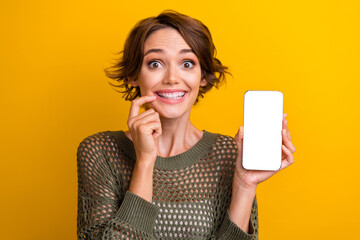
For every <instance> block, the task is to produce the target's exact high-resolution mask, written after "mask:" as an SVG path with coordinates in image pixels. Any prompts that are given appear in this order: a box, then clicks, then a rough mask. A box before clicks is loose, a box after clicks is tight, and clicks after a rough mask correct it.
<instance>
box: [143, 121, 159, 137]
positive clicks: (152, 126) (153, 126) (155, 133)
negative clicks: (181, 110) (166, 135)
mask: <svg viewBox="0 0 360 240" xmlns="http://www.w3.org/2000/svg"><path fill="white" fill-rule="evenodd" d="M146 128H147V129H150V130H151V133H152V135H153V137H154V138H157V137H158V136H160V135H161V134H162V128H161V123H160V121H159V122H149V123H147V124H146Z"/></svg>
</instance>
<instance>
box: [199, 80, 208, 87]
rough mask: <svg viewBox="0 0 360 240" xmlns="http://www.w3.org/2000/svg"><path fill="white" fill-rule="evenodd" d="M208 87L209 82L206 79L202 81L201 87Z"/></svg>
mask: <svg viewBox="0 0 360 240" xmlns="http://www.w3.org/2000/svg"><path fill="white" fill-rule="evenodd" d="M206 85H207V81H206V79H205V78H203V79H201V81H200V86H202V87H205V86H206Z"/></svg>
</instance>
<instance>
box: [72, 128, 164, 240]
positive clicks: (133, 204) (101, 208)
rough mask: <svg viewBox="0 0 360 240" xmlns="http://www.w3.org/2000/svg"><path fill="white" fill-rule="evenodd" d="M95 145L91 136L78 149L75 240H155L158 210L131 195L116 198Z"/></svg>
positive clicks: (108, 169) (107, 169) (113, 183)
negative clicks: (76, 235) (76, 234)
mask: <svg viewBox="0 0 360 240" xmlns="http://www.w3.org/2000/svg"><path fill="white" fill-rule="evenodd" d="M99 143H101V138H100V137H99V136H98V135H95V136H94V137H91V138H90V137H89V138H87V139H84V140H83V141H82V142H81V143H80V145H79V147H78V152H77V165H78V220H77V224H78V225H77V228H78V229H77V233H78V239H124V238H125V239H155V238H154V236H153V233H152V231H153V226H154V223H155V219H156V217H157V214H158V210H159V209H158V207H157V206H155V205H153V204H152V203H150V202H148V201H146V200H144V199H142V198H140V197H138V196H137V195H135V194H132V193H131V192H126V193H125V195H124V196H119V194H120V191H119V186H117V184H116V179H115V177H114V175H113V173H112V171H111V163H110V161H108V158H107V157H105V156H104V155H103V154H102V152H101V150H99V149H100V146H101V145H100V144H99Z"/></svg>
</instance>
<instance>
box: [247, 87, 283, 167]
mask: <svg viewBox="0 0 360 240" xmlns="http://www.w3.org/2000/svg"><path fill="white" fill-rule="evenodd" d="M282 119H283V94H282V93H281V92H279V91H247V92H246V93H245V96H244V139H243V166H244V168H246V169H253V170H278V169H279V168H280V166H281V152H282V150H281V145H282V135H281V130H282Z"/></svg>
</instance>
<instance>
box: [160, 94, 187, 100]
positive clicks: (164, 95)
mask: <svg viewBox="0 0 360 240" xmlns="http://www.w3.org/2000/svg"><path fill="white" fill-rule="evenodd" d="M157 94H158V95H159V96H160V97H162V98H169V99H179V98H182V97H183V96H184V95H185V92H173V93H157Z"/></svg>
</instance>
